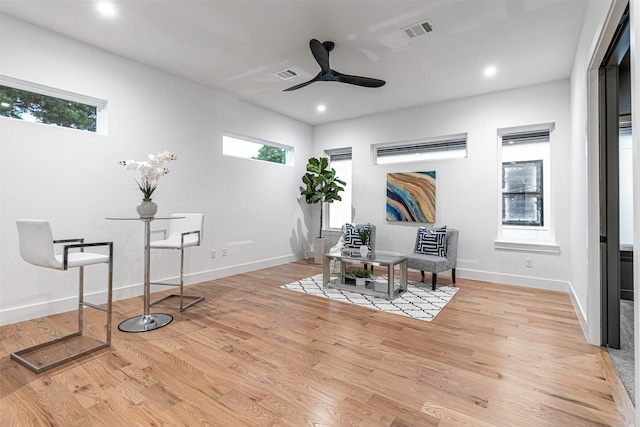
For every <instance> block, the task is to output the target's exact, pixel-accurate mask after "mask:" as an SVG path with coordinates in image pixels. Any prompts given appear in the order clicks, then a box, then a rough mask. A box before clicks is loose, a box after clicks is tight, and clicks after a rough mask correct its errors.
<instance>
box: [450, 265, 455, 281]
mask: <svg viewBox="0 0 640 427" xmlns="http://www.w3.org/2000/svg"><path fill="white" fill-rule="evenodd" d="M451 279H452V280H453V283H456V269H455V268H452V269H451Z"/></svg>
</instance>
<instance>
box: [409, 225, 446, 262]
mask: <svg viewBox="0 0 640 427" xmlns="http://www.w3.org/2000/svg"><path fill="white" fill-rule="evenodd" d="M415 252H416V253H417V254H426V255H435V256H442V257H445V256H447V226H446V225H445V226H444V227H441V228H437V229H434V230H430V229H428V228H425V227H420V228H419V229H418V242H417V244H416V250H415Z"/></svg>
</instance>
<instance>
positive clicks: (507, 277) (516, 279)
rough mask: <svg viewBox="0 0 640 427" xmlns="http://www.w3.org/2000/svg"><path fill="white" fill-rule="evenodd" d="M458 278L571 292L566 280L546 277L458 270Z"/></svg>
mask: <svg viewBox="0 0 640 427" xmlns="http://www.w3.org/2000/svg"><path fill="white" fill-rule="evenodd" d="M456 277H460V278H465V279H472V280H482V281H483V282H494V283H503V284H505V285H515V286H526V287H529V288H536V289H546V290H549V291H560V292H569V288H570V284H569V282H568V281H566V280H555V279H546V278H544V277H534V276H521V275H516V274H505V273H496V272H491V271H481V270H471V269H466V268H456Z"/></svg>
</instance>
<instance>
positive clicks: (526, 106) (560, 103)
mask: <svg viewBox="0 0 640 427" xmlns="http://www.w3.org/2000/svg"><path fill="white" fill-rule="evenodd" d="M569 100H570V98H569V81H568V80H564V81H558V82H553V83H548V84H543V85H538V86H532V87H525V88H521V89H515V90H510V91H505V92H498V93H493V94H489V95H483V96H477V97H472V98H467V99H461V100H456V101H451V102H443V103H438V104H434V105H427V106H421V107H415V108H410V109H405V110H401V111H394V112H389V113H385V114H379V115H374V116H367V117H363V118H358V119H353V120H346V121H342V122H336V123H330V124H326V125H320V126H316V127H315V128H314V153H315V155H321V154H322V153H323V151H325V150H329V149H334V148H341V147H349V146H351V147H353V171H354V176H353V208H354V212H355V215H354V218H353V220H354V222H371V223H374V224H376V226H377V237H376V250H380V251H388V252H399V253H402V252H407V251H410V250H412V246H413V242H414V241H415V234H416V228H417V226H418V225H417V224H403V223H388V222H387V221H386V220H385V186H386V174H387V173H388V172H412V171H431V170H435V171H436V179H437V196H436V197H437V200H436V224H437V225H447V226H449V227H453V228H458V229H459V230H460V247H459V252H458V269H457V270H456V272H457V273H458V275H459V276H460V277H467V278H475V279H480V280H491V281H496V282H500V283H511V284H519V285H527V286H537V287H541V288H547V289H557V290H563V291H567V290H568V289H569V282H570V279H571V272H570V269H569V268H567V265H568V264H569V260H570V246H569V244H568V243H569V222H570V221H569V215H568V212H569V200H570V195H571V191H572V187H571V184H570V182H569V180H568V176H567V169H566V166H567V164H568V160H569V156H570V152H569V148H570V137H571V123H570V108H569ZM550 122H554V123H555V125H556V127H555V132H554V136H553V141H552V156H551V157H552V164H551V176H552V186H553V187H552V190H551V192H552V194H551V201H552V204H553V206H552V212H553V215H554V216H555V222H556V229H557V236H556V237H557V244H558V245H559V247H560V254H559V255H550V254H538V253H522V252H510V251H499V250H496V249H495V247H494V244H495V243H494V242H495V240H496V237H497V225H498V220H499V210H498V203H497V202H496V201H497V200H499V194H498V179H499V166H498V160H497V150H498V145H497V144H498V143H497V131H498V129H501V128H508V127H515V126H524V125H533V124H541V123H550ZM459 133H467V134H468V141H467V147H468V152H467V158H465V159H451V160H439V161H427V162H420V163H408V164H396V165H385V166H374V165H373V164H372V161H371V151H370V150H371V148H370V145H371V144H377V143H386V142H394V141H398V142H399V141H411V140H418V139H420V138H429V137H437V136H440V135H451V134H459ZM525 257H526V258H532V259H533V268H526V267H525V260H524V258H525Z"/></svg>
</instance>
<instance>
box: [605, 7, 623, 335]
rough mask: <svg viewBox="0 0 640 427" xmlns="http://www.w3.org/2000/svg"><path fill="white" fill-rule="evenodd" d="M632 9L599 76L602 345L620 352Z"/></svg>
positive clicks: (615, 36)
mask: <svg viewBox="0 0 640 427" xmlns="http://www.w3.org/2000/svg"><path fill="white" fill-rule="evenodd" d="M629 44H630V37H629V8H628V7H627V10H626V11H625V13H624V15H623V16H622V18H621V20H620V24H619V25H618V28H617V30H616V33H615V35H614V38H613V40H612V41H611V44H610V46H609V49H608V51H607V54H606V55H605V58H604V61H603V62H602V64H601V66H600V69H599V73H598V86H599V88H598V89H599V115H600V117H599V118H600V141H599V148H600V152H599V161H600V162H599V163H600V173H599V183H600V285H601V286H600V289H601V304H602V307H601V308H602V310H601V344H602V345H604V346H609V347H612V348H620V195H619V187H620V185H619V173H620V172H619V123H620V119H619V115H620V113H619V104H618V102H619V101H618V100H619V95H618V88H619V79H618V71H619V67H620V63H621V62H622V60H623V58H624V56H625V55H626V54H627V52H628V51H629Z"/></svg>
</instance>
